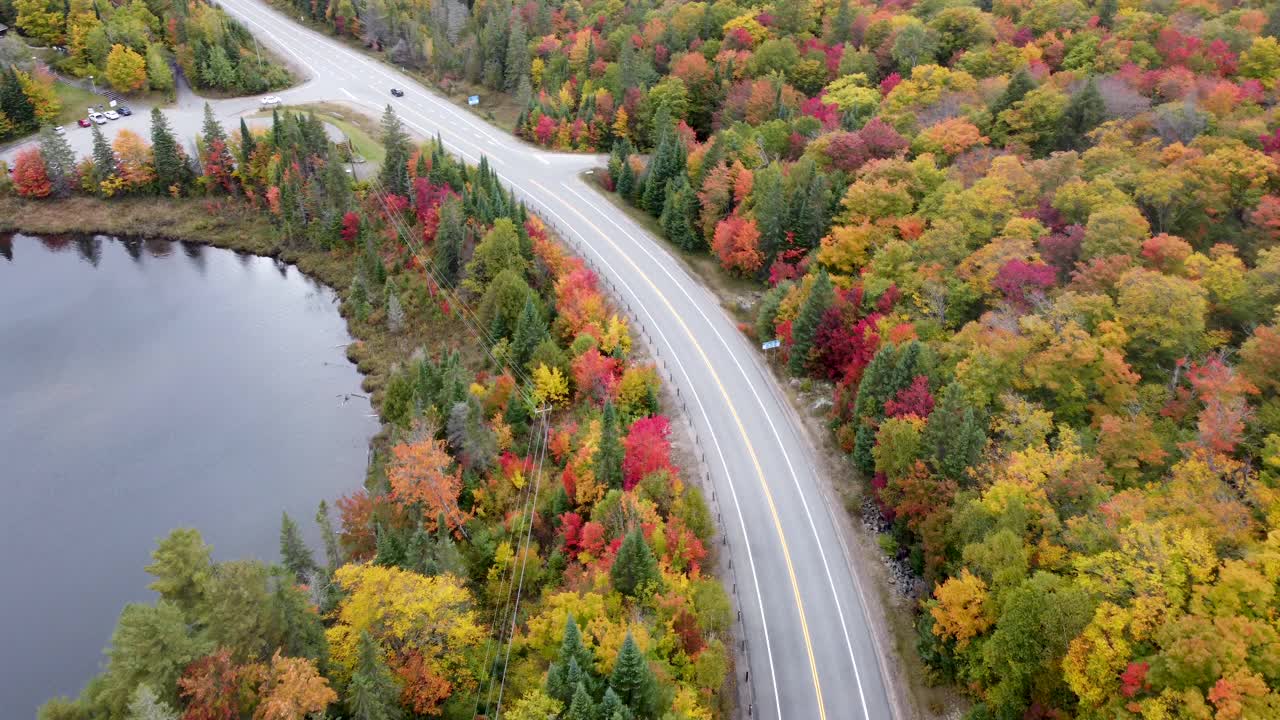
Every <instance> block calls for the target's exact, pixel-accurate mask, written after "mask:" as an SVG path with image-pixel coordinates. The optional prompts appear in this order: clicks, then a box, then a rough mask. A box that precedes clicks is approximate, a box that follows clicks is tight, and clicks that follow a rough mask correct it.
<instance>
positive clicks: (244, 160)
mask: <svg viewBox="0 0 1280 720" xmlns="http://www.w3.org/2000/svg"><path fill="white" fill-rule="evenodd" d="M257 147H258V141H257V140H254V139H253V133H251V132H249V126H248V125H247V124H245V121H244V118H240V164H241V165H244V166H248V165H249V158H251V157H253V151H254V149H256V148H257Z"/></svg>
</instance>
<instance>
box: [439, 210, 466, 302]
mask: <svg viewBox="0 0 1280 720" xmlns="http://www.w3.org/2000/svg"><path fill="white" fill-rule="evenodd" d="M463 222H464V221H463V217H462V201H460V200H459V199H458V198H449V199H448V200H445V201H444V205H442V206H441V207H440V224H439V225H438V226H437V227H436V239H435V244H434V248H433V254H434V255H435V257H434V262H435V266H436V272H437V273H439V275H440V279H441V281H442V282H444V283H445V284H446V285H456V284H457V282H458V273H459V272H460V271H461V269H462V241H463V239H464V235H465V232H466V231H465V230H464V229H463Z"/></svg>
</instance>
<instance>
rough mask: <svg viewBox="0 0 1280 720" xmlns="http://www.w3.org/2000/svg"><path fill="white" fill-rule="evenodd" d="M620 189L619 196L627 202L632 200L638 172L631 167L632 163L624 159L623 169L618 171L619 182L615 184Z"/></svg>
mask: <svg viewBox="0 0 1280 720" xmlns="http://www.w3.org/2000/svg"><path fill="white" fill-rule="evenodd" d="M614 187H615V188H616V189H617V191H618V196H619V197H621V198H622V199H623V200H626V201H627V202H632V199H633V196H634V195H635V192H636V172H635V170H633V169H631V163H630V162H629V161H627V160H623V162H622V169H621V170H620V171H619V172H618V182H617V183H616V184H615V185H614Z"/></svg>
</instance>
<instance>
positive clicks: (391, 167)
mask: <svg viewBox="0 0 1280 720" xmlns="http://www.w3.org/2000/svg"><path fill="white" fill-rule="evenodd" d="M382 146H383V149H384V150H385V151H386V156H385V157H384V158H383V160H382V169H381V170H380V171H379V172H378V180H379V181H381V183H382V189H383V191H384V192H388V193H392V194H395V195H399V196H400V197H403V198H408V197H409V195H410V193H409V190H410V183H409V157H410V154H411V152H410V150H411V147H410V143H409V134H408V133H406V132H405V130H404V125H403V124H402V123H401V122H400V118H399V116H397V115H396V111H395V109H394V108H392V107H391V106H390V105H387V109H386V111H384V112H383V113H382Z"/></svg>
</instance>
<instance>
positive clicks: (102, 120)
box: [89, 112, 107, 125]
mask: <svg viewBox="0 0 1280 720" xmlns="http://www.w3.org/2000/svg"><path fill="white" fill-rule="evenodd" d="M89 119H90V120H92V121H94V122H95V123H97V124H99V125H106V124H107V116H106V115H103V114H102V113H100V112H91V113H89Z"/></svg>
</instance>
